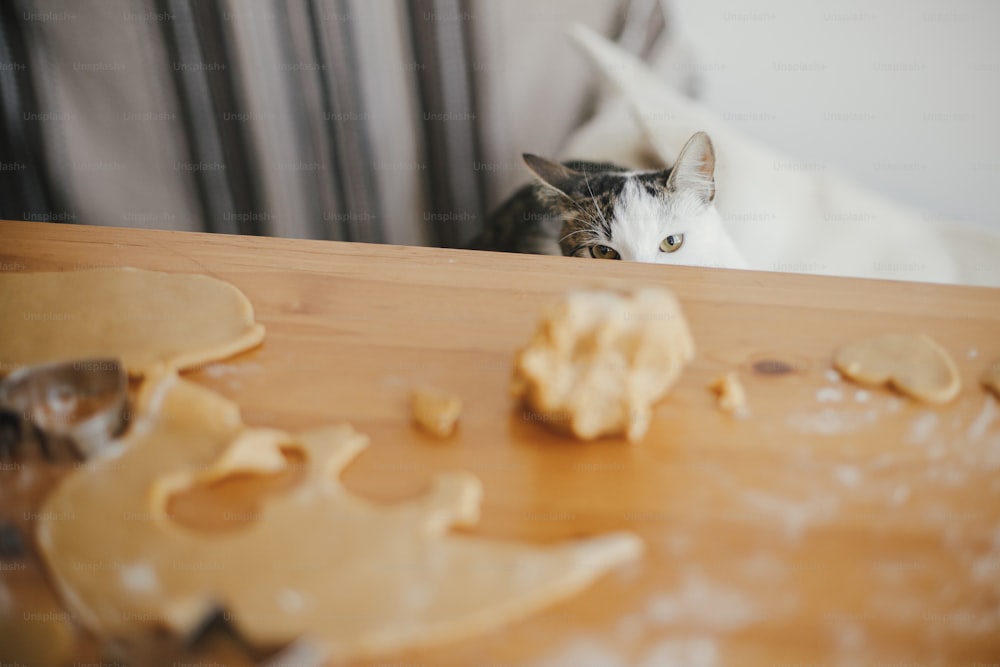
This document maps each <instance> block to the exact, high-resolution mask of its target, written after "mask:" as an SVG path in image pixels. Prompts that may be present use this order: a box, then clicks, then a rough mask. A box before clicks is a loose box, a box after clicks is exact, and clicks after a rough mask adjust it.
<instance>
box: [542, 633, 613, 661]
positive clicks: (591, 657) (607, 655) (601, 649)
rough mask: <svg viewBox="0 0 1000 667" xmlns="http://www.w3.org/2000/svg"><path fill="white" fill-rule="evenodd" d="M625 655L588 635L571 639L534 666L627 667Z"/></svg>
mask: <svg viewBox="0 0 1000 667" xmlns="http://www.w3.org/2000/svg"><path fill="white" fill-rule="evenodd" d="M627 665H628V662H627V661H626V660H625V657H624V656H623V655H622V654H621V653H619V652H617V651H614V650H612V649H611V647H609V646H608V645H607V644H604V643H601V642H599V641H597V640H595V639H591V638H589V637H586V638H578V639H571V640H570V641H569V642H567V644H566V645H565V646H564V647H563V648H562V649H560V650H559V651H558V652H556V653H555V654H553V655H550V656H548V657H545V658H543V659H542V660H541V661H540V662H536V663H535V667H627Z"/></svg>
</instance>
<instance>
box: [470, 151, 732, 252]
mask: <svg viewBox="0 0 1000 667" xmlns="http://www.w3.org/2000/svg"><path fill="white" fill-rule="evenodd" d="M523 157H524V161H525V164H526V165H527V166H528V168H529V169H530V170H531V171H532V172H533V173H534V175H535V176H536V178H537V181H536V182H535V183H532V184H530V185H526V186H524V187H523V188H521V189H520V190H518V191H517V192H516V193H514V195H513V196H511V197H510V199H508V200H507V201H506V202H504V203H503V204H501V206H500V207H499V208H498V209H497V210H496V212H495V213H494V214H493V215H492V216H490V219H489V221H488V223H487V226H486V229H485V230H483V232H482V233H481V234H480V235H479V236H478V237H476V239H475V240H474V241H473V242H472V244H471V246H470V247H471V248H473V249H476V250H496V251H501V252H522V253H534V254H541V255H567V256H570V257H588V258H594V259H610V260H625V261H631V262H649V263H654V264H684V265H689V266H710V267H725V268H746V267H747V262H746V260H745V259H744V257H743V255H742V254H741V253H740V251H739V249H738V247H737V246H736V243H735V242H734V241H733V240H732V238H731V237H730V235H729V233H728V232H727V231H726V229H725V227H724V226H723V222H722V218H721V217H720V215H719V214H718V212H717V211H716V210H715V206H714V200H715V150H714V148H713V146H712V141H711V140H710V139H709V137H708V135H707V134H705V133H704V132H698V133H696V134H695V135H694V136H692V137H691V138H690V139H689V140H688V142H687V144H686V145H685V146H684V148H683V150H682V151H681V153H680V155H679V156H678V158H677V162H676V164H674V166H673V168H672V169H662V170H659V171H630V170H628V169H626V168H625V167H620V166H618V165H615V164H610V163H597V162H583V161H570V162H565V163H558V162H554V161H552V160H548V159H546V158H542V157H539V156H537V155H532V154H530V153H526V154H525V155H524V156H523Z"/></svg>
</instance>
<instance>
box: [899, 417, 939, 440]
mask: <svg viewBox="0 0 1000 667" xmlns="http://www.w3.org/2000/svg"><path fill="white" fill-rule="evenodd" d="M937 424H938V416H937V414H936V413H934V412H924V413H923V414H922V415H920V416H919V417H917V418H916V419H914V420H913V423H912V424H910V432H909V433H908V434H907V436H906V442H908V443H909V444H911V445H919V444H922V443H924V442H925V441H926V440H927V438H929V437H930V435H931V433H933V432H934V429H935V428H937Z"/></svg>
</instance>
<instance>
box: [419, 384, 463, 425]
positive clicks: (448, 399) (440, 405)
mask: <svg viewBox="0 0 1000 667" xmlns="http://www.w3.org/2000/svg"><path fill="white" fill-rule="evenodd" d="M411 401H412V408H413V420H414V421H415V422H416V423H417V425H418V426H420V428H422V429H423V430H424V431H426V432H427V433H430V434H431V435H433V436H436V437H438V438H447V437H448V436H449V435H451V434H452V433H453V432H454V431H455V425H456V424H457V423H458V418H459V417H460V416H461V414H462V399H460V398H459V397H458V396H456V395H455V394H452V393H449V392H447V391H441V390H440V389H435V388H434V387H417V388H416V389H414V390H413V396H412V398H411Z"/></svg>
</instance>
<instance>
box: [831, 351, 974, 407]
mask: <svg viewBox="0 0 1000 667" xmlns="http://www.w3.org/2000/svg"><path fill="white" fill-rule="evenodd" d="M834 365H835V366H836V367H837V370H839V371H840V372H841V373H843V374H844V375H846V376H847V377H849V378H851V379H852V380H855V381H857V382H861V383H863V384H871V385H880V384H889V385H892V386H893V387H895V388H896V389H899V390H900V391H901V392H903V393H904V394H908V395H910V396H912V397H913V398H917V399H920V400H922V401H926V402H928V403H947V402H948V401H950V400H952V399H953V398H955V396H957V395H958V392H959V390H960V389H961V388H962V379H961V376H959V374H958V368H957V367H956V366H955V362H954V361H953V360H952V358H951V356H949V355H948V352H947V351H946V350H945V349H944V348H943V347H941V346H940V345H938V344H937V343H936V342H934V340H933V339H932V338H930V337H929V336H926V335H924V334H885V335H883V336H876V337H874V338H866V339H864V340H860V341H857V342H855V343H851V344H849V345H845V346H843V347H842V348H840V349H839V350H837V354H836V356H835V358H834Z"/></svg>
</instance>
